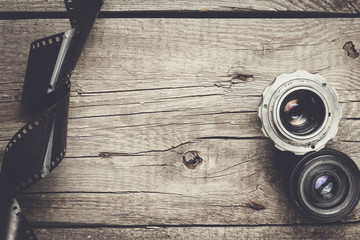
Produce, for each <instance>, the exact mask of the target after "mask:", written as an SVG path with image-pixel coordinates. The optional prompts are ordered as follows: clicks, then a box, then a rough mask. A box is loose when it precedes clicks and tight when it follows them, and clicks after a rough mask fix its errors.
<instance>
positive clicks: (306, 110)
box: [280, 90, 326, 136]
mask: <svg viewBox="0 0 360 240" xmlns="http://www.w3.org/2000/svg"><path fill="white" fill-rule="evenodd" d="M325 114H326V110H325V105H324V102H323V101H322V100H321V98H320V97H319V96H318V95H317V94H315V93H314V92H312V91H309V90H297V91H294V92H292V93H290V94H289V95H288V96H286V97H285V99H284V100H283V101H282V103H281V105H280V120H281V123H282V125H283V126H284V127H285V129H286V130H288V131H289V132H290V133H292V134H295V135H298V136H304V135H308V134H311V133H313V132H315V131H316V130H318V129H319V128H320V127H321V126H322V124H323V122H324V120H325Z"/></svg>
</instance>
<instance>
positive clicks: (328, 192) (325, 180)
mask: <svg viewBox="0 0 360 240" xmlns="http://www.w3.org/2000/svg"><path fill="white" fill-rule="evenodd" d="M334 185H335V183H334V179H333V178H332V177H328V176H326V175H324V176H321V177H319V178H318V179H317V180H316V182H315V191H316V193H317V194H318V195H319V196H320V197H322V198H324V199H328V198H331V197H332V196H333V195H334V191H335V190H334V188H335V186H334Z"/></svg>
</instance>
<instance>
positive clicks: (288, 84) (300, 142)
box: [258, 70, 341, 155]
mask: <svg viewBox="0 0 360 240" xmlns="http://www.w3.org/2000/svg"><path fill="white" fill-rule="evenodd" d="M258 113H259V117H260V120H261V122H262V131H263V133H264V135H265V136H266V137H268V138H270V139H271V140H272V141H273V142H274V144H275V147H276V148H278V149H280V150H281V151H290V152H293V153H295V154H296V155H304V154H306V153H308V152H310V151H318V150H320V149H322V148H324V147H325V144H326V143H327V142H328V141H329V140H330V139H332V138H333V137H334V136H335V135H336V133H337V131H338V125H339V121H340V118H341V109H340V105H339V100H338V95H337V93H336V91H335V90H334V89H333V88H332V87H331V86H330V85H329V84H328V83H327V81H326V80H325V79H324V78H323V77H321V76H320V75H317V74H310V73H308V72H306V71H304V70H298V71H296V72H294V73H291V74H282V75H280V76H279V77H277V78H276V79H275V80H274V82H273V83H272V84H271V85H270V86H268V87H267V88H266V89H265V90H264V93H263V99H262V103H261V105H260V107H259V112H258Z"/></svg>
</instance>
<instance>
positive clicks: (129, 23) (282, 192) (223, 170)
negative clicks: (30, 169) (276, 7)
mask: <svg viewBox="0 0 360 240" xmlns="http://www.w3.org/2000/svg"><path fill="white" fill-rule="evenodd" d="M67 29H68V23H67V21H65V20H22V21H0V30H1V33H2V36H3V37H2V38H1V39H0V45H1V46H3V47H2V50H1V51H2V54H0V62H1V65H0V93H1V99H0V101H1V102H0V113H1V114H0V120H1V122H2V125H1V128H0V147H1V148H2V149H3V148H4V147H5V144H6V143H7V141H6V140H7V139H9V138H10V137H11V136H12V135H13V133H14V132H15V131H16V130H17V128H19V127H21V125H22V124H23V123H24V121H25V120H26V119H27V118H28V117H27V116H25V115H24V114H23V111H22V109H21V107H20V103H19V100H20V94H21V88H22V82H23V77H24V73H25V68H26V59H27V53H28V46H29V42H30V41H31V40H30V39H32V40H35V39H37V38H40V37H44V36H47V35H50V34H53V33H56V32H60V31H64V30H67ZM359 29H360V20H359V19H286V20H283V19H216V20H215V19H99V21H97V23H96V25H95V28H94V31H93V34H92V35H91V37H90V39H89V41H88V43H87V45H86V49H85V51H84V53H83V55H82V57H81V59H80V61H79V64H78V66H77V69H76V71H75V73H74V75H73V78H72V82H73V88H72V93H71V108H70V121H69V138H68V139H69V146H68V151H67V158H65V159H64V161H63V163H62V164H61V165H60V166H59V167H58V168H57V169H56V170H55V171H54V172H53V173H52V174H51V175H50V176H49V177H48V179H46V180H45V181H42V182H40V183H38V184H37V185H35V186H34V187H32V188H31V189H29V191H28V193H27V194H26V195H24V196H23V197H22V198H21V199H20V200H22V201H23V206H24V208H25V211H26V214H27V216H28V218H29V220H30V221H31V222H32V223H35V224H37V225H39V226H40V225H44V224H45V225H56V226H59V225H60V226H71V225H80V226H84V225H85V226H86V225H88V226H89V225H101V226H104V225H117V226H124V225H156V224H158V225H159V224H164V225H166V224H173V225H187V224H189V225H192V224H209V225H211V224H220V225H229V224H231V225H257V224H295V223H302V222H306V220H305V219H303V218H301V217H299V216H298V214H296V213H295V211H294V208H293V206H291V204H290V203H289V199H288V197H287V195H286V187H285V185H286V179H285V178H283V177H281V175H280V172H279V167H280V166H282V164H281V163H280V162H278V161H276V159H277V157H276V155H275V153H274V150H273V147H272V144H271V143H270V142H269V141H268V140H266V139H263V135H262V133H261V131H260V127H261V126H260V122H259V120H258V118H257V113H256V111H257V107H258V105H259V103H260V101H261V93H262V91H263V89H264V88H265V87H266V86H267V85H268V84H270V83H271V81H272V80H273V79H274V78H275V77H276V76H278V75H280V74H281V73H286V72H292V71H294V70H296V69H306V70H308V71H310V72H313V73H319V74H321V75H323V76H324V77H326V78H327V79H328V81H329V82H330V83H331V85H333V86H334V87H335V88H336V89H337V90H338V93H339V96H340V99H341V102H342V107H343V110H344V118H343V120H342V127H341V130H340V133H339V136H338V138H337V139H335V140H334V141H333V142H332V143H331V145H332V146H334V148H336V149H339V150H342V151H344V152H345V153H348V154H350V156H351V157H353V158H354V160H355V161H356V162H357V163H358V164H360V153H359V152H358V147H357V143H358V141H359V140H358V136H357V135H356V131H355V129H356V128H359V127H358V125H359V124H360V122H359V121H358V120H357V118H359V115H358V114H359V113H358V112H359V111H357V109H359V102H360V101H359V100H360V95H359V94H358V92H359V91H358V90H359V88H360V82H359V73H360V62H359V59H358V58H355V59H353V58H350V57H348V56H347V54H346V53H345V51H344V49H343V46H344V44H345V43H346V42H348V41H353V43H354V44H355V47H358V46H359V45H360V42H359V40H358V39H360V30H359ZM242 75H251V76H252V77H249V78H248V79H246V81H245V80H244V77H243V76H242ZM13 106H15V107H13ZM352 132H354V133H352ZM247 138H250V139H247ZM351 141H355V142H351ZM189 150H196V151H199V154H200V156H201V157H202V159H203V162H202V163H201V164H200V165H199V166H198V167H196V168H195V169H194V170H192V169H188V168H186V167H185V166H184V164H183V154H184V153H185V152H186V151H189ZM253 201H256V202H257V203H259V204H261V205H263V206H264V207H265V209H263V210H254V209H253V208H251V204H252V202H253ZM359 211H360V208H359V207H358V208H357V209H356V211H355V212H354V213H353V214H352V215H350V216H349V218H347V219H346V220H345V221H358V220H359V219H360V213H359ZM304 231H305V230H304ZM324 231H325V230H324ZM337 236H342V235H337Z"/></svg>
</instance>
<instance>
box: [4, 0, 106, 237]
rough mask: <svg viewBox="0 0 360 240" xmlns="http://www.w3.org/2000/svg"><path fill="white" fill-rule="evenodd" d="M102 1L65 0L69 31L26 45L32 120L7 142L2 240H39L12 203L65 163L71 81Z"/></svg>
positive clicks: (26, 97) (25, 95) (25, 98)
mask: <svg viewBox="0 0 360 240" xmlns="http://www.w3.org/2000/svg"><path fill="white" fill-rule="evenodd" d="M102 3H103V0H65V7H66V10H67V12H68V14H69V18H70V23H71V26H72V29H71V30H69V31H66V32H63V33H60V34H56V35H53V36H50V37H47V38H43V39H39V40H37V41H35V42H33V43H32V44H31V45H30V53H29V59H28V65H27V70H26V76H25V81H24V88H23V94H22V103H23V105H24V106H25V108H26V109H27V110H28V111H29V113H30V114H31V116H33V117H32V120H31V121H30V122H28V123H27V124H26V125H25V126H24V127H22V128H21V129H20V130H19V131H18V132H17V133H16V134H15V135H14V136H13V137H12V139H11V140H10V142H9V143H8V145H7V147H6V149H5V154H4V158H3V162H2V168H1V173H0V239H1V240H10V239H11V240H20V239H21V240H23V239H28V240H31V239H33V240H34V239H37V238H36V236H35V234H34V233H33V231H32V229H31V228H30V226H29V224H28V222H27V220H26V219H25V216H24V215H23V214H22V212H21V208H20V206H19V204H18V202H17V200H16V197H17V196H18V194H20V193H21V192H23V191H24V190H25V189H27V188H28V187H30V186H32V185H33V184H34V183H36V182H37V181H39V180H40V179H42V178H44V177H46V176H47V175H48V174H49V173H50V172H51V171H52V170H53V169H54V168H55V167H56V166H57V165H58V164H59V163H60V162H61V160H62V159H63V158H64V155H65V152H66V137H67V123H68V109H69V95H70V94H69V93H70V76H71V74H72V72H73V70H74V68H75V65H76V62H77V60H78V58H79V57H80V54H81V52H82V49H83V47H84V44H85V41H86V39H87V37H88V35H89V33H90V31H91V28H92V26H93V24H94V21H95V19H96V17H97V15H98V13H99V11H100V8H101V6H102Z"/></svg>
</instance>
